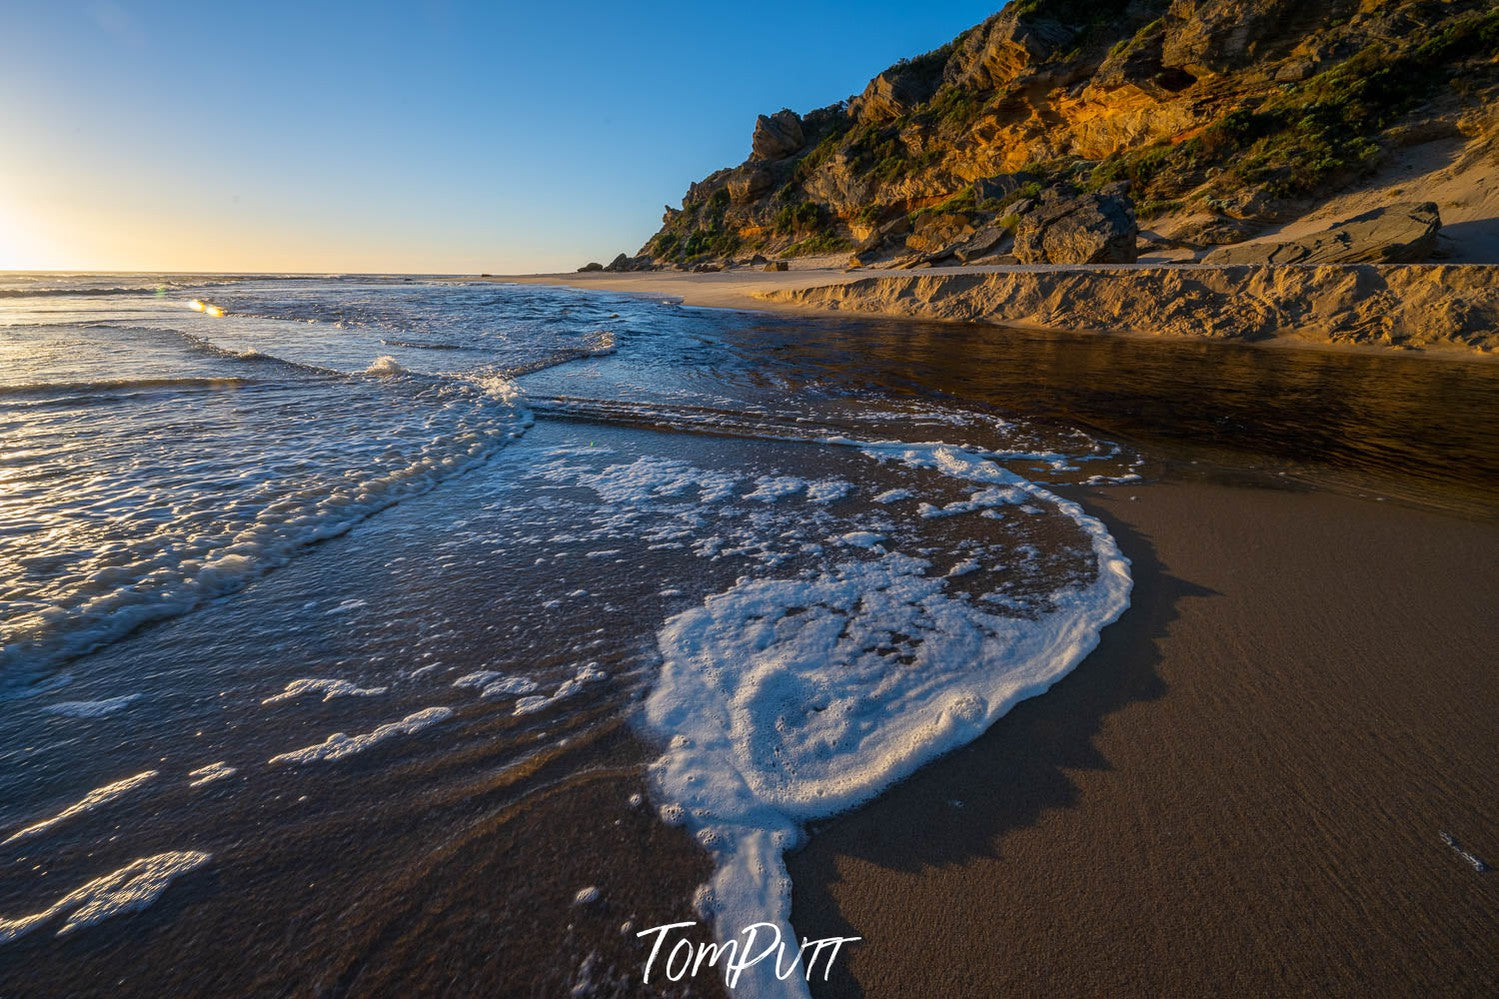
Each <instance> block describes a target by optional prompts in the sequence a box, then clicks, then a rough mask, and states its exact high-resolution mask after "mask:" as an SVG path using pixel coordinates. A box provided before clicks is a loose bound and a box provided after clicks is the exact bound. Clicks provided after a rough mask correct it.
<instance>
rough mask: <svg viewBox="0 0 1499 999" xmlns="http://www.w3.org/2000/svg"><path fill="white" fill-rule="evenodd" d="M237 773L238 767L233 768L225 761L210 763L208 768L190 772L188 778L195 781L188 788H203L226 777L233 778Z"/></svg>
mask: <svg viewBox="0 0 1499 999" xmlns="http://www.w3.org/2000/svg"><path fill="white" fill-rule="evenodd" d="M237 773H239V768H238V767H231V766H229V765H228V764H227V763H225V762H224V761H223V760H220V761H218V762H217V763H210V764H208V766H206V767H199V768H198V769H196V770H194V771H192V772H190V773H189V774H188V776H189V777H192V778H193V780H192V782H191V783H189V784H188V786H189V787H202V786H203V785H204V784H212V783H213V782H214V781H219V780H223V779H224V778H226V777H233V776H234V775H235V774H237Z"/></svg>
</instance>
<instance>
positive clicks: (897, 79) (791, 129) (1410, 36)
mask: <svg viewBox="0 0 1499 999" xmlns="http://www.w3.org/2000/svg"><path fill="white" fill-rule="evenodd" d="M1496 98H1499V8H1496V7H1495V6H1494V5H1493V3H1492V2H1491V0H1450V2H1446V0H1321V2H1315V0H1313V2H1308V0H1255V2H1250V0H1014V2H1011V3H1009V4H1008V5H1006V6H1005V7H1004V8H1003V9H1002V10H1000V11H999V12H998V13H997V14H995V15H994V16H992V17H990V18H989V19H988V20H986V21H985V22H983V23H982V24H980V25H977V26H976V27H974V28H972V29H970V30H969V31H967V32H964V33H963V34H962V35H961V36H959V37H958V38H957V39H955V40H954V41H953V42H952V43H950V44H949V45H946V46H944V47H943V48H941V49H938V50H937V51H935V52H930V53H927V54H926V55H923V56H920V57H918V58H915V59H911V60H909V61H905V62H902V63H899V64H897V65H895V66H892V67H890V68H889V69H887V70H885V71H884V72H883V73H880V74H879V75H878V76H876V77H875V78H874V79H873V80H872V81H870V83H869V85H868V86H867V87H866V88H865V89H864V91H863V92H862V93H861V94H859V95H857V96H855V97H852V98H850V99H849V100H848V101H845V102H840V103H838V104H834V105H831V106H829V107H825V108H820V109H817V110H815V111H811V112H808V113H806V114H801V115H798V114H796V113H795V112H793V111H790V110H782V111H779V112H777V113H776V114H773V115H770V116H768V117H767V116H762V117H760V118H759V119H758V120H757V122H756V123H755V128H754V133H753V136H752V142H751V155H750V156H749V158H748V159H747V160H746V161H745V162H744V163H743V164H741V165H739V166H737V167H734V168H730V169H725V170H720V171H718V172H717V173H714V174H713V175H711V176H709V177H707V178H705V179H703V180H702V181H699V182H697V183H695V184H693V185H691V187H690V188H689V189H688V192H687V194H686V196H685V197H684V198H683V201H682V207H681V208H679V209H678V208H668V209H667V210H666V213H665V216H664V217H663V220H662V221H663V225H662V228H661V230H660V231H659V232H658V233H656V235H655V236H653V237H652V238H651V239H650V240H649V242H647V244H646V245H645V247H644V248H642V250H641V255H642V256H649V257H650V258H651V259H652V260H653V261H654V262H655V263H656V265H658V266H660V265H663V264H668V263H678V264H683V265H690V264H694V263H697V262H701V261H704V260H719V261H725V260H733V259H743V258H747V257H749V256H750V255H751V254H754V253H764V254H771V255H776V256H798V255H806V254H816V253H837V252H842V253H847V252H849V251H858V253H859V259H860V260H861V261H864V262H871V261H874V260H879V259H887V260H891V259H901V260H904V259H907V258H913V257H921V256H926V255H930V254H932V253H941V252H943V251H944V250H945V249H946V248H947V247H946V246H940V247H936V248H935V249H931V248H928V249H924V250H923V249H920V247H921V246H928V247H930V246H931V243H930V241H929V240H928V238H927V234H928V233H929V231H930V229H931V225H930V223H927V224H923V219H924V217H925V216H927V215H937V216H942V217H944V218H947V219H948V221H949V222H950V221H951V217H952V216H961V217H962V219H963V223H962V225H961V226H958V227H957V228H958V230H959V231H961V229H962V228H965V227H966V228H969V229H971V230H972V232H973V233H977V232H981V231H985V230H987V229H989V228H991V227H994V226H1000V227H1003V228H1004V229H1006V230H1007V231H1012V232H1016V233H1017V236H1018V235H1019V234H1020V227H1021V224H1022V222H1023V219H1024V217H1025V216H1024V213H1020V212H1017V211H1015V206H1016V205H1018V204H1022V203H1024V202H1026V201H1030V202H1034V205H1032V206H1028V207H1035V205H1040V204H1043V203H1044V202H1043V201H1042V199H1041V195H1042V192H1043V191H1046V190H1048V189H1055V190H1057V191H1058V192H1059V193H1060V192H1065V191H1067V190H1069V189H1076V190H1079V191H1081V192H1082V193H1084V194H1094V193H1097V192H1100V191H1102V190H1104V189H1105V188H1108V187H1109V185H1112V184H1116V183H1117V182H1120V181H1128V182H1129V185H1130V190H1129V193H1128V195H1122V194H1115V195H1113V197H1115V198H1118V199H1121V200H1126V199H1127V203H1132V211H1133V212H1134V213H1136V214H1138V216H1139V218H1140V219H1141V220H1142V221H1145V222H1150V221H1151V220H1153V219H1157V218H1160V217H1162V216H1165V215H1173V216H1181V217H1186V216H1190V217H1192V218H1193V219H1196V220H1197V221H1196V222H1195V223H1194V225H1195V229H1194V232H1200V233H1201V235H1202V245H1222V244H1229V243H1233V242H1236V241H1238V240H1241V239H1243V238H1246V237H1247V236H1249V235H1250V234H1252V233H1254V232H1256V231H1259V230H1261V229H1263V228H1264V227H1265V226H1268V225H1272V224H1275V223H1279V222H1284V221H1287V220H1289V219H1292V218H1296V217H1299V216H1301V215H1302V214H1304V213H1305V212H1306V211H1307V210H1309V209H1311V208H1313V207H1315V205H1316V204H1317V203H1319V202H1320V201H1321V200H1322V199H1324V198H1326V197H1327V196H1328V195H1330V194H1332V193H1334V192H1336V191H1338V190H1339V189H1341V188H1343V187H1346V186H1347V185H1348V184H1350V183H1352V182H1353V181H1356V180H1357V179H1358V178H1360V177H1361V176H1362V175H1364V174H1366V173H1367V172H1368V171H1370V170H1371V169H1373V168H1374V167H1375V166H1377V164H1378V163H1379V162H1380V161H1381V159H1382V158H1383V157H1384V156H1385V155H1386V154H1387V152H1388V150H1390V149H1391V148H1394V147H1396V146H1398V145H1400V144H1402V143H1406V144H1408V143H1409V141H1410V138H1409V136H1410V132H1411V130H1412V129H1413V128H1415V129H1427V130H1430V129H1431V128H1438V129H1441V128H1446V129H1448V130H1449V131H1452V130H1455V129H1458V128H1459V127H1460V124H1459V123H1460V121H1462V120H1464V118H1463V116H1464V115H1465V114H1467V116H1468V118H1472V117H1473V116H1472V114H1471V112H1472V110H1473V108H1474V107H1481V106H1484V105H1485V104H1490V105H1491V104H1493V103H1494V102H1495V100H1496ZM1127 206H1129V205H1128V204H1127ZM1095 207H1098V206H1095ZM1115 207H1117V206H1115ZM1099 211H1100V213H1103V209H1102V208H1101V207H1099ZM1111 211H1112V209H1111ZM1104 214H1107V213H1104ZM1116 221H1117V220H1116ZM1049 227H1050V226H1049V224H1048V225H1042V226H1041V228H1042V229H1043V230H1044V229H1047V228H1049ZM1123 228H1127V227H1123ZM1027 231H1029V230H1028V229H1027ZM1120 231H1121V232H1122V228H1121V229H1120ZM1123 240H1124V237H1123V236H1122V235H1120V236H1119V239H1118V240H1117V241H1116V242H1111V243H1110V249H1108V250H1106V251H1102V252H1103V255H1102V257H1100V258H1099V259H1129V258H1131V254H1132V252H1133V251H1132V250H1127V249H1125V247H1124V246H1123ZM1041 242H1042V243H1043V244H1046V243H1047V239H1046V238H1043V239H1042V240H1041ZM1016 244H1017V247H1020V246H1030V245H1031V241H1030V239H1029V237H1027V238H1026V239H1024V240H1022V239H1017V240H1016ZM1068 244H1074V245H1073V249H1074V250H1077V252H1071V251H1066V252H1067V253H1068V255H1069V256H1070V257H1071V258H1072V259H1073V260H1074V262H1081V257H1082V256H1087V257H1089V258H1092V257H1094V256H1095V253H1094V251H1093V250H1088V251H1087V252H1086V253H1083V252H1082V249H1086V247H1083V246H1082V244H1081V243H1077V241H1075V240H1073V239H1072V238H1070V237H1069V238H1068V239H1066V240H1059V241H1058V245H1060V246H1063V247H1064V250H1065V247H1066V246H1067V245H1068ZM952 245H953V244H952V243H948V244H947V246H952ZM994 246H995V247H996V248H998V249H1003V245H1002V243H996V244H994ZM1079 247H1082V249H1078V248H1079ZM1026 252H1027V253H1030V252H1031V251H1030V250H1027V251H1026ZM1037 252H1039V253H1041V254H1042V255H1044V256H1046V257H1047V259H1052V254H1053V252H1054V251H1052V250H1050V249H1043V250H1041V251H1037ZM1055 252H1064V251H1055ZM1017 255H1019V254H1018V252H1017ZM949 257H953V258H956V252H954V254H950V255H949Z"/></svg>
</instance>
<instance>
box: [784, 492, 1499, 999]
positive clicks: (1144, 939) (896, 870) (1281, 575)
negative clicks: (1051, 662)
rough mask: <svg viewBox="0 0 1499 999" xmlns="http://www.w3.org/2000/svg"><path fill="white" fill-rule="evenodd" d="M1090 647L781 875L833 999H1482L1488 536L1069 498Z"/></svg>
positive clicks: (1493, 592)
mask: <svg viewBox="0 0 1499 999" xmlns="http://www.w3.org/2000/svg"><path fill="white" fill-rule="evenodd" d="M1085 502H1086V504H1087V506H1088V507H1089V508H1090V509H1091V510H1093V511H1094V512H1096V513H1098V514H1099V515H1100V516H1102V517H1104V518H1105V520H1106V521H1107V522H1108V524H1109V527H1110V530H1111V531H1112V532H1113V533H1114V535H1115V536H1116V537H1118V538H1119V540H1120V543H1121V545H1122V546H1123V548H1124V550H1125V552H1126V553H1127V554H1128V555H1129V556H1130V557H1131V558H1132V559H1133V560H1134V571H1135V579H1136V590H1135V594H1134V600H1133V604H1132V606H1131V608H1130V610H1129V611H1128V612H1127V613H1126V615H1125V616H1124V617H1123V618H1122V619H1121V620H1120V621H1119V622H1118V623H1117V624H1115V625H1114V626H1112V627H1111V628H1109V629H1108V630H1107V631H1106V632H1105V634H1104V637H1103V642H1102V644H1101V646H1100V647H1099V649H1098V650H1097V651H1096V652H1095V653H1094V654H1093V655H1092V656H1090V657H1089V658H1088V659H1087V660H1086V661H1085V662H1084V663H1083V664H1082V665H1081V666H1080V667H1079V668H1078V669H1077V670H1076V671H1075V672H1074V673H1073V674H1071V675H1070V676H1069V677H1067V678H1066V679H1065V680H1063V681H1062V682H1061V683H1060V684H1058V685H1057V686H1056V687H1054V688H1053V689H1052V690H1051V691H1050V692H1048V693H1047V694H1045V695H1044V696H1042V697H1039V698H1036V699H1034V700H1031V701H1028V702H1025V703H1023V704H1021V705H1019V706H1018V707H1017V708H1016V709H1015V710H1014V711H1013V712H1012V713H1011V714H1010V715H1008V716H1006V717H1005V718H1003V719H1001V720H1000V722H999V723H998V724H997V725H996V726H995V727H994V728H993V729H992V730H991V731H990V732H989V733H988V734H987V735H985V736H984V737H983V738H982V739H980V740H979V741H978V742H976V743H975V744H973V745H971V746H969V747H968V748H966V749H964V750H962V751H959V752H958V753H956V754H954V755H953V756H951V757H949V758H947V759H945V760H942V761H939V762H938V763H936V764H934V765H932V766H930V767H928V768H927V769H926V770H924V771H922V772H921V773H919V774H917V775H916V776H915V777H914V778H912V779H911V780H908V781H906V782H905V783H903V784H901V785H900V786H898V787H896V788H893V789H892V790H891V791H890V792H888V793H887V794H885V795H884V796H883V797H881V798H880V799H878V800H877V801H875V802H873V803H872V804H870V805H869V806H867V807H865V808H863V809H861V810H859V811H858V812H855V813H852V814H849V815H846V816H843V817H841V818H839V819H836V820H833V821H832V822H831V823H829V824H828V825H827V826H825V827H824V828H822V829H820V830H818V831H817V832H816V833H815V834H814V835H813V837H812V838H811V840H810V843H809V845H808V846H807V847H806V848H805V849H804V850H803V851H802V852H801V853H799V854H798V855H796V856H794V857H793V858H791V873H792V878H793V881H794V884H795V886H796V888H795V908H794V913H793V922H794V923H795V925H796V928H797V931H798V932H799V933H800V934H803V935H807V936H811V937H814V938H816V937H821V936H829V935H834V934H846V935H860V936H863V937H864V938H865V942H864V943H863V944H859V945H855V948H854V950H853V952H852V954H851V956H850V958H849V959H848V960H847V961H846V962H840V966H839V967H838V969H837V970H835V973H834V980H833V981H831V982H829V983H828V984H826V985H822V984H821V983H820V982H817V983H814V987H816V991H818V992H820V993H822V994H827V995H837V996H849V995H867V996H872V997H874V996H880V997H883V996H939V995H940V996H998V995H1027V996H1029V995H1100V996H1102V995H1108V996H1133V995H1173V996H1182V995H1288V994H1289V995H1307V994H1318V995H1326V994H1336V995H1439V994H1440V995H1494V994H1499V872H1490V873H1488V874H1479V873H1476V872H1475V871H1474V870H1473V869H1472V868H1471V867H1470V866H1468V865H1467V864H1466V863H1465V862H1464V861H1463V859H1462V858H1461V857H1459V856H1458V855H1457V854H1456V853H1455V852H1454V851H1453V850H1452V849H1450V848H1449V847H1448V846H1446V845H1444V843H1443V841H1442V840H1441V838H1440V837H1439V834H1440V833H1441V832H1443V831H1449V832H1451V833H1452V834H1453V835H1454V836H1456V837H1457V838H1458V839H1459V840H1460V841H1461V842H1462V843H1463V844H1464V846H1466V847H1467V848H1468V849H1469V850H1471V851H1472V852H1473V853H1475V854H1477V855H1478V856H1480V857H1486V858H1487V859H1488V860H1489V861H1490V862H1491V863H1492V862H1495V861H1499V673H1496V671H1495V669H1494V650H1495V649H1496V647H1499V615H1496V608H1499V562H1496V559H1495V556H1496V555H1499V525H1496V524H1494V523H1491V522H1490V523H1479V522H1472V521H1465V520H1460V519H1454V518H1449V517H1446V516H1442V515H1439V514H1433V513H1425V512H1420V511H1412V510H1409V509H1404V508H1399V507H1396V506H1393V505H1391V504H1386V503H1376V502H1371V501H1367V500H1359V499H1353V498H1348V497H1344V496H1339V495H1334V494H1330V493H1322V492H1318V493H1293V492H1286V491H1272V490H1268V489H1256V488H1243V487H1228V486H1222V485H1211V484H1203V483H1181V482H1167V483H1164V484H1158V485H1150V486H1141V487H1138V488H1130V487H1124V488H1113V489H1109V490H1103V491H1098V492H1094V493H1090V494H1087V495H1086V496H1085Z"/></svg>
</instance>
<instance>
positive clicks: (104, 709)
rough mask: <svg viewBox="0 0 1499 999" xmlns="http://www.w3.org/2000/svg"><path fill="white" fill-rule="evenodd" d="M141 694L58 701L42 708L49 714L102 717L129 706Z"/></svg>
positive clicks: (73, 716)
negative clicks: (93, 699)
mask: <svg viewBox="0 0 1499 999" xmlns="http://www.w3.org/2000/svg"><path fill="white" fill-rule="evenodd" d="M141 697H142V695H141V694H121V695H120V696H119V697H109V698H105V699H104V700H102V701H59V702H58V703H56V704H49V705H47V706H46V707H44V708H42V710H43V711H45V712H46V713H47V714H49V715H63V716H64V717H67V718H102V717H104V716H105V715H112V714H114V713H115V712H116V711H119V710H120V709H121V708H125V707H129V706H130V705H131V704H133V703H135V702H136V701H138V700H140V699H141Z"/></svg>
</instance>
